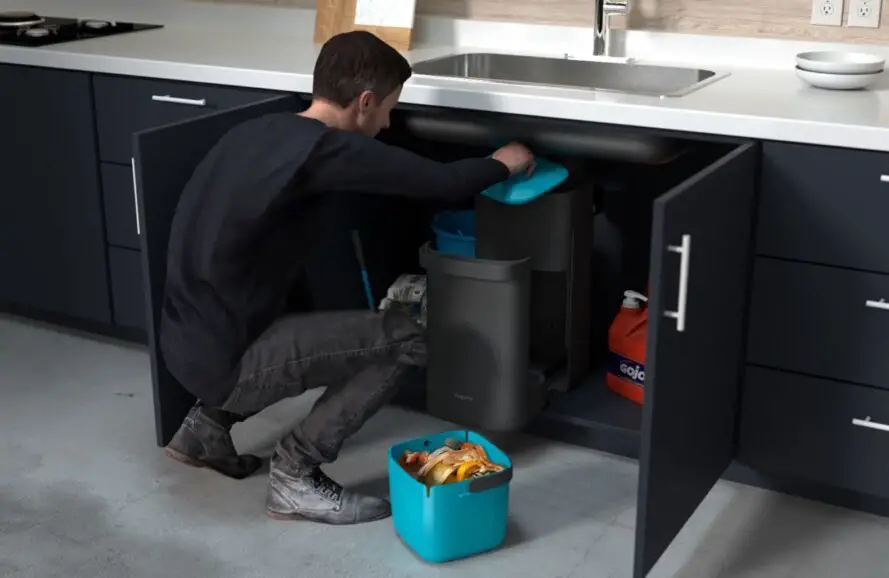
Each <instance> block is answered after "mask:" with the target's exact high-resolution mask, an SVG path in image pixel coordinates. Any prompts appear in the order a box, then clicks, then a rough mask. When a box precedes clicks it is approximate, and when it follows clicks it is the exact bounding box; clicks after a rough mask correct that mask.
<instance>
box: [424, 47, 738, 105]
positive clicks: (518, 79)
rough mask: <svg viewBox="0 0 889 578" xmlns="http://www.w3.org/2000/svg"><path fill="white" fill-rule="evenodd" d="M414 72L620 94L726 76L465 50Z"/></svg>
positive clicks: (697, 84)
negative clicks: (468, 51) (466, 52)
mask: <svg viewBox="0 0 889 578" xmlns="http://www.w3.org/2000/svg"><path fill="white" fill-rule="evenodd" d="M413 70H414V74H418V75H426V76H438V77H446V78H464V79H473V80H487V81H493V82H503V83H508V84H533V85H540V86H558V87H566V88H581V89H588V90H599V91H608V92H623V93H628V94H641V95H647V96H683V95H686V94H688V93H690V92H693V91H695V90H697V89H699V88H701V87H702V86H705V85H707V84H710V83H711V82H715V81H717V80H719V79H720V78H724V77H726V76H728V73H718V72H714V71H712V70H701V69H696V68H679V67H674V66H656V65H649V64H633V63H623V62H607V61H585V60H570V59H567V58H565V59H562V58H545V57H537V56H517V55H513V54H495V53H469V54H455V55H453V56H444V57H441V58H434V59H431V60H424V61H422V62H418V63H416V64H414V65H413Z"/></svg>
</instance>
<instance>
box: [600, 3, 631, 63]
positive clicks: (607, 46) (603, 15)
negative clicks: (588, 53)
mask: <svg viewBox="0 0 889 578" xmlns="http://www.w3.org/2000/svg"><path fill="white" fill-rule="evenodd" d="M594 1H595V3H596V22H595V28H594V29H593V56H612V54H611V17H612V16H615V15H619V14H627V13H628V12H629V0H594Z"/></svg>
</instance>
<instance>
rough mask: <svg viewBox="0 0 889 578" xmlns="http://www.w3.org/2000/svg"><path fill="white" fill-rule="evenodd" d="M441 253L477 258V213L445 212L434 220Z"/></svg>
mask: <svg viewBox="0 0 889 578" xmlns="http://www.w3.org/2000/svg"><path fill="white" fill-rule="evenodd" d="M432 231H433V232H434V233H435V247H436V249H438V252H439V253H444V254H447V255H455V256H458V257H469V258H470V259H472V258H474V257H475V211H472V210H468V211H445V212H443V213H439V214H437V215H435V217H434V218H433V219H432Z"/></svg>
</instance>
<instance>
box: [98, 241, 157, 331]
mask: <svg viewBox="0 0 889 578" xmlns="http://www.w3.org/2000/svg"><path fill="white" fill-rule="evenodd" d="M108 270H109V271H110V273H111V303H112V310H113V313H114V315H113V317H114V324H115V325H117V326H118V327H126V328H130V329H138V330H140V331H146V330H147V329H148V327H147V318H146V315H145V284H144V283H143V282H142V256H141V255H140V253H139V251H134V250H132V249H123V248H120V247H109V248H108Z"/></svg>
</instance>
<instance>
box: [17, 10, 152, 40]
mask: <svg viewBox="0 0 889 578" xmlns="http://www.w3.org/2000/svg"><path fill="white" fill-rule="evenodd" d="M26 17H27V18H31V20H27V18H26ZM36 18H37V19H36V20H35V19H34V18H33V13H32V12H27V13H26V12H23V11H19V12H15V13H9V12H3V11H0V45H3V44H11V45H14V46H28V47H34V48H36V47H40V46H49V45H52V44H59V43H60V42H72V41H75V40H89V39H95V38H102V37H106V36H116V35H118V34H126V33H129V32H138V31H141V30H152V29H155V28H163V26H161V25H158V24H143V23H139V22H117V21H116V20H102V19H101V18H84V19H78V18H60V17H55V16H47V17H45V18H44V17H42V16H38V17H36ZM4 19H5V20H4ZM13 21H14V22H15V24H11V22H13ZM3 22H7V24H3ZM23 23H24V24H23Z"/></svg>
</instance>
